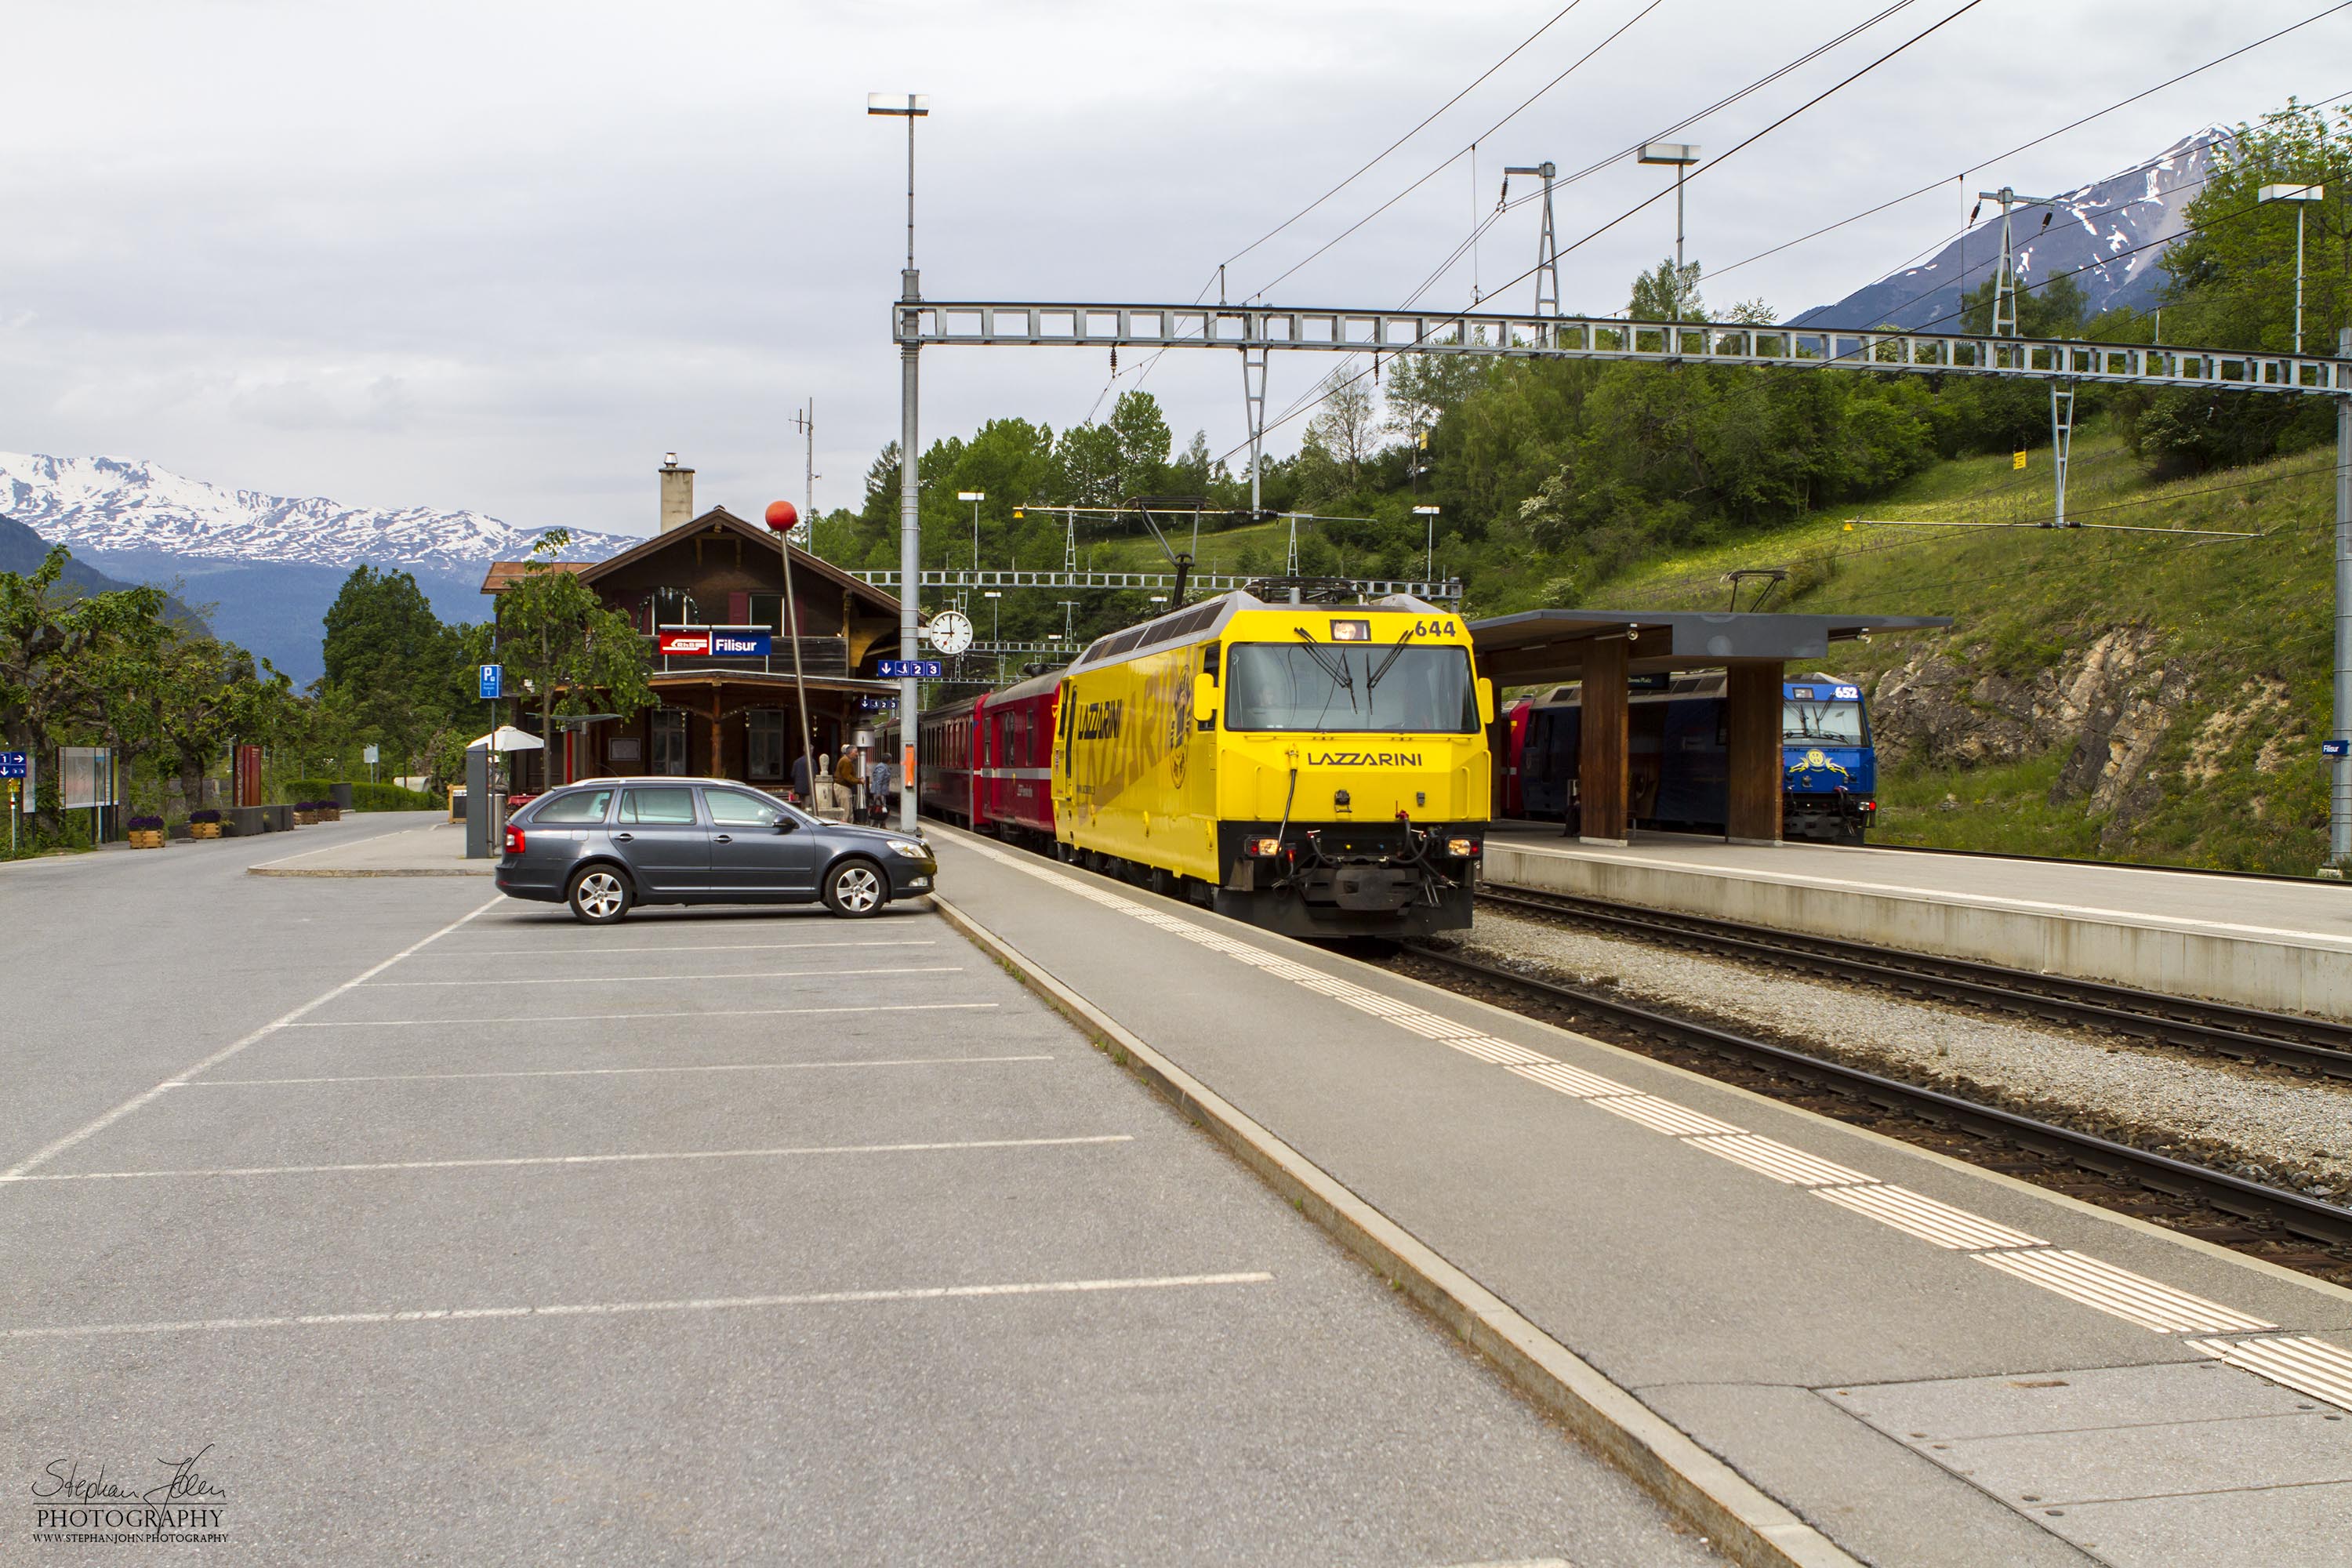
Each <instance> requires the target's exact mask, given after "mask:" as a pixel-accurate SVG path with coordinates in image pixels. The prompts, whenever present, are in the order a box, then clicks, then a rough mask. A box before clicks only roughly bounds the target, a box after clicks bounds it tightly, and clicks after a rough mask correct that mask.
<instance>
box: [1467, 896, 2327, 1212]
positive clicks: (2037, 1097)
mask: <svg viewBox="0 0 2352 1568" xmlns="http://www.w3.org/2000/svg"><path fill="white" fill-rule="evenodd" d="M1457 940H1458V950H1459V951H1460V952H1463V953H1464V954H1465V956H1468V957H1474V958H1479V959H1482V960H1484V961H1486V962H1487V963H1496V964H1499V965H1502V966H1504V967H1507V968H1513V969H1517V970H1520V971H1522V972H1525V973H1538V974H1542V975H1545V976H1547V977H1549V978H1555V979H1558V980H1559V981H1560V982H1561V983H1562V984H1570V985H1578V986H1583V987H1586V988H1588V989H1600V988H1608V989H1611V990H1612V991H1614V992H1615V993H1616V994H1619V995H1621V996H1622V997H1624V998H1625V999H1627V1000H1629V1001H1633V1002H1636V1003H1639V1004H1643V1005H1652V1006H1654V1007H1656V1008H1657V1009H1658V1010H1659V1011H1661V1012H1673V1013H1679V1014H1682V1015H1684V1016H1699V1017H1706V1018H1711V1019H1716V1020H1719V1021H1722V1022H1724V1023H1727V1024H1729V1025H1733V1026H1740V1027H1743V1028H1746V1029H1748V1031H1750V1032H1757V1033H1763V1034H1766V1035H1768V1036H1769V1037H1773V1038H1775V1039H1778V1040H1780V1041H1783V1042H1786V1043H1788V1044H1791V1045H1794V1046H1797V1047H1800V1048H1801V1049H1805V1050H1808V1051H1811V1052H1814V1053H1816V1054H1819V1055H1822V1056H1827V1057H1831V1058H1835V1059H1837V1060H1840V1061H1843V1062H1847V1063H1850V1064H1852V1065H1854V1066H1858V1067H1864V1068H1870V1069H1871V1070H1874V1071H1877V1072H1882V1073H1885V1074H1886V1075H1887V1076H1888V1077H1892V1078H1901V1079H1906V1080H1908V1081H1910V1082H1914V1083H1919V1084H1924V1085H1926V1086H1927V1087H1928V1088H1931V1089H1943V1090H1946V1091H1948V1092H1950V1093H1953V1094H1958V1095H1963V1096H1966V1097H1968V1098H1969V1099H1973V1100H1979V1101H1984V1102H1987V1103H1990V1104H1995V1105H1999V1106H2001V1107H2003V1108H2004V1109H2008V1110H2018V1111H2021V1112H2024V1113H2026V1114H2030V1115H2033V1116H2037V1117H2041V1118H2043V1119H2045V1120H2050V1121H2059V1122H2061V1123H2063V1124H2064V1125H2067V1126H2071V1127H2074V1128H2077V1129H2079V1130H2081V1131H2089V1132H2095V1133H2098V1134H2100V1135H2102V1136H2105V1137H2108V1138H2113V1139H2116V1140H2117V1141H2119V1142H2128V1143H2131V1144H2133V1145H2135V1146H2137V1147H2139V1148H2143V1149H2148V1150H2151V1151H2155V1152H2162V1153H2168V1154H2172V1155H2174V1156H2176V1157H2178V1158H2182V1159H2191V1160H2196V1161H2199V1162H2200V1163H2205V1164H2209V1165H2214V1166H2218V1167H2220V1168H2221V1169H2225V1170H2229V1171H2231V1172H2232V1173H2236V1174H2239V1175H2244V1176H2247V1177H2250V1178H2252V1179H2253V1180H2256V1181H2262V1182H2268V1183H2271V1184H2278V1185H2286V1186H2293V1187H2295V1188H2297V1189H2300V1190H2302V1191H2304V1192H2306V1193H2308V1194H2311V1195H2313V1196H2315V1197H2324V1198H2330V1199H2333V1200H2334V1201H2336V1202H2338V1203H2345V1202H2347V1201H2352V1084H2345V1083H2343V1082H2341V1081H2340V1080H2337V1079H2305V1078H2300V1077H2296V1076H2294V1075H2292V1074H2290V1073H2287V1072H2285V1071H2283V1070H2281V1069H2276V1068H2259V1067H2250V1066H2247V1065H2244V1064H2241V1063H2238V1062H2236V1061H2233V1060H2230V1059H2228V1058H2208V1057H2199V1056H2194V1055H2191V1054H2189V1053H2188V1052H2185V1051H2181V1050H2178V1049H2173V1048H2170V1047H2162V1046H2157V1045H2152V1044H2150V1043H2148V1042H2146V1041H2138V1040H2131V1039H2127V1038H2124V1037H2116V1036H2110V1035H2106V1034H2104V1033H2100V1032H2096V1031H2092V1030H2080V1029H2066V1028H2060V1027H2055V1026H2042V1025H2035V1024H2032V1023H2028V1022H2024V1021H2021V1020H2017V1019H2012V1018H2009V1017H2005V1016H2001V1015H2000V1014H1996V1013H1984V1012H1971V1011H1967V1010H1964V1009H1961V1008H1958V1007H1956V1006H1952V1005H1947V1004H1943V1003H1936V1002H1925V1001H1919V1000H1916V999H1912V998H1907V997H1896V996H1892V995H1888V994H1885V993H1883V992H1879V991H1875V990H1872V989H1869V988H1867V987H1863V986H1858V985H1853V984H1843V983H1839V982H1832V981H1823V980H1810V979H1804V978H1801V977H1799V976H1796V975H1792V974H1789V973H1783V972H1779V971H1775V970H1772V969H1769V968H1766V967H1763V966H1761V965H1756V964H1750V963H1740V962H1737V961H1732V960H1726V959H1718V958H1710V957H1707V956H1706V955H1704V954H1702V953H1696V952H1685V951H1682V950H1678V949H1675V948H1671V947H1664V946H1653V945H1650V944H1648V943H1645V942H1633V941H1627V940H1625V939H1623V938H1619V937H1610V936H1602V935H1599V934H1596V933H1594V932H1591V931H1582V930H1578V929H1574V928H1572V927H1569V926H1563V925H1558V924H1554V923H1552V922H1549V921H1538V920H1525V919H1521V918H1518V917H1517V916H1513V915H1507V914H1502V913H1498V912H1496V910H1494V909H1493V908H1492V907H1491V906H1482V907H1481V908H1480V909H1479V910H1478V916H1477V924H1476V926H1475V928H1473V929H1472V930H1471V931H1469V932H1467V933H1465V935H1464V936H1463V937H1461V938H1459V939H1457Z"/></svg>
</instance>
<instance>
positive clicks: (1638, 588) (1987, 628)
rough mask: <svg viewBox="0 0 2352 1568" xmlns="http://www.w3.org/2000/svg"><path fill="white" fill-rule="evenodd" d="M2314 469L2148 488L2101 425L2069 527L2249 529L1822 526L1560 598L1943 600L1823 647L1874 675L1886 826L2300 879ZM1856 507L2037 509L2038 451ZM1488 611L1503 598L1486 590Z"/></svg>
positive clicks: (2313, 595) (2320, 553)
mask: <svg viewBox="0 0 2352 1568" xmlns="http://www.w3.org/2000/svg"><path fill="white" fill-rule="evenodd" d="M2332 465H2333V453H2332V452H2331V451H2320V452H2309V451H2306V452H2302V453H2298V454H2296V455H2294V456H2292V457H2287V458H2277V459H2274V460H2273V461H2272V462H2269V463H2266V464H2263V465H2261V466H2259V467H2256V468H2244V469H2237V470H2232V471H2229V472H2224V473H2217V474H2210V475H2206V476H2202V477H2200V478H2197V479H2186V480H2181V481H2179V482H2177V483H2170V484H2156V483H2152V482H2151V481H2149V480H2148V479H2147V478H2146V477H2145V476H2144V475H2143V474H2142V473H2141V471H2140V469H2139V468H2138V467H2137V464H2136V463H2134V462H2133V461H2132V460H2131V459H2130V457H2129V455H2128V454H2127V453H2126V452H2125V451H2124V450H2123V448H2122V445H2121V443H2120V442H2119V441H2118V440H2116V438H2114V437H2101V436H2097V435H2095V434H2088V433H2086V434H2085V435H2084V436H2082V437H2078V438H2077V444H2076V448H2075V461H2074V469H2073V473H2072V476H2071V482H2070V484H2069V487H2068V498H2067V511H2068V516H2069V518H2070V519H2072V520H2074V521H2079V522H2083V523H2127V524H2130V525H2133V526H2135V527H2138V528H2155V529H2178V530H2188V529H2207V530H2215V531H2224V532H2248V533H2254V534H2257V535H2258V536H2259V537H2257V538H2253V539H2248V540H2201V539H2199V538H2197V537H2196V536H2194V535H2190V534H2187V533H2171V534H2148V533H2133V532H2120V531H2113V532H2111V531H2095V530H2093V529H2090V528H2083V529H2079V530H2068V531H2051V530H2046V529H2042V528H2035V527H2023V528H2006V529H1990V528H1986V529H1963V528H1936V529H1914V528H1900V527H1890V526H1878V525H1875V524H1874V523H1868V522H1864V523H1858V524H1856V525H1854V526H1853V527H1851V528H1849V527H1848V526H1847V524H1848V522H1849V521H1851V520H1850V519H1846V518H1828V517H1824V518H1822V519H1818V520H1815V521H1808V522H1804V523H1801V524H1798V525H1795V526H1792V527H1790V528H1787V529H1784V530H1781V531H1779V532H1776V533H1773V534H1770V535H1768V536H1764V537H1761V538H1753V539H1749V540H1748V541H1745V542H1741V543H1739V544H1738V545H1734V546H1726V547H1722V548H1718V549H1714V550H1708V551H1704V552H1694V553H1690V554H1683V555H1675V556H1668V557H1664V558H1661V559H1657V560H1654V561H1652V562H1649V563H1645V564H1643V566H1642V567H1640V568H1639V569H1637V570H1635V571H1633V572H1629V573H1626V574H1621V575H1619V576H1617V577H1615V578H1613V579H1611V580H1609V581H1607V582H1604V583H1601V584H1598V585H1596V587H1595V588H1593V589H1592V590H1591V592H1590V593H1589V594H1587V595H1584V597H1585V600H1586V602H1588V603H1590V604H1593V605H1607V606H1609V607H1612V608H1629V609H1635V608H1651V607H1656V608H1674V607H1694V606H1709V607H1712V606H1720V605H1726V604H1727V603H1728V588H1727V585H1726V584H1724V582H1723V581H1722V578H1723V574H1724V573H1726V572H1727V571H1729V570H1731V569H1733V568H1735V567H1739V566H1783V567H1787V568H1788V569H1789V570H1790V584H1789V585H1790V588H1791V589H1793V590H1794V592H1793V593H1790V594H1788V595H1785V596H1781V597H1779V598H1776V600H1775V602H1774V604H1773V605H1772V606H1771V607H1775V608H1786V609H1795V610H1805V611H1825V612H1848V611H1866V612H1875V613H1878V614H1882V615H1892V614H1917V615H1943V616H1952V617H1953V618H1954V621H1955V625H1954V626H1953V627H1952V629H1951V630H1950V631H1948V632H1938V633H1909V634H1903V635H1900V636H1882V637H1878V638H1876V639H1874V641H1873V642H1872V643H1871V644H1869V645H1868V646H1860V645H1842V646H1841V647H1839V648H1837V649H1836V650H1834V651H1833V655H1832V660H1831V662H1832V665H1833V666H1834V667H1835V670H1834V672H1835V673H1838V674H1842V675H1851V676H1853V677H1856V678H1858V679H1861V680H1863V681H1864V683H1865V684H1866V685H1868V686H1869V687H1870V688H1871V689H1872V691H1873V698H1874V711H1876V713H1877V714H1878V717H1879V724H1880V740H1881V744H1882V751H1883V752H1885V761H1886V762H1887V763H1889V764H1891V765H1889V766H1887V767H1886V769H1885V777H1884V779H1883V782H1882V798H1883V800H1884V802H1885V805H1884V808H1883V810H1882V814H1881V816H1882V823H1883V829H1882V834H1881V837H1883V838H1884V839H1885V840H1886V841H1888V842H1906V843H1917V844H1934V845H1949V846H1954V847H1965V848H1980V849H2002V850H2012V851H2020V852H2025V853H2032V854H2053V855H2095V856H2103V857H2108V858H2121V859H2141V860H2153V861H2163V862H2168V863H2178V864H2187V865H2201V866H2222V867H2231V868H2244V869H2260V870H2279V871H2294V872H2304V873H2307V872H2309V871H2310V870H2311V869H2312V868H2314V867H2315V866H2316V865H2317V864H2318V863H2319V861H2320V859H2321V858H2322V856H2323V853H2324V848H2325V840H2326V771H2325V764H2324V763H2322V761H2321V758H2320V756H2319V751H2318V746H2319V742H2320V740H2321V739H2322V738H2323V737H2324V735H2325V734H2326V728H2327V722H2328V719H2327V715H2328V709H2329V701H2330V697H2329V682H2330V674H2329V664H2330V647H2331V639H2332V636H2333V632H2332V626H2333V615H2334V587H2333V580H2334V567H2333V557H2334V546H2333V539H2332V530H2333V521H2334V491H2333V467H2332ZM1864 510H1866V513H1867V515H1868V516H1869V517H1870V518H1872V519H1874V520H1877V519H1884V520H1888V521H1936V522H1948V523H1971V524H1983V523H1994V522H2010V523H2030V522H2034V521H2040V520H2041V519H2042V518H2045V517H2047V516H2048V515H2049V513H2050V510H2051V471H2050V466H2049V455H2048V453H2047V452H2046V451H2037V452H2035V453H2034V454H2033V455H2032V466H2031V467H2030V468H2028V469H2027V470H2026V471H2025V472H2023V473H2015V472H2012V471H2011V466H2010V460H2009V459H2008V458H1972V459H1965V460H1962V461H1958V462H1950V463H1944V464H1939V465H1937V467H1936V468H1932V469H1930V470H1928V471H1927V472H1925V473H1923V474H1921V475H1920V476H1919V477H1918V478H1917V479H1916V480H1915V481H1914V482H1913V483H1911V484H1910V485H1909V486H1907V487H1906V488H1905V489H1903V490H1902V491H1900V492H1899V493H1898V494H1897V495H1896V496H1895V498H1893V499H1892V500H1887V501H1883V502H1878V503H1874V504H1873V505H1872V506H1870V507H1868V508H1867V509H1864ZM1523 591H1524V590H1523V589H1514V590H1509V591H1507V593H1506V594H1505V595H1498V598H1504V599H1507V598H1510V597H1513V596H1515V595H1516V593H1517V592H1523ZM1747 603H1748V599H1747V597H1746V596H1745V595H1743V599H1742V604H1743V606H1744V605H1746V604H1747ZM1479 607H1480V608H1481V609H1482V610H1485V609H1487V608H1488V607H1487V606H1485V605H1481V606H1479ZM1506 607H1508V608H1518V607H1522V606H1520V605H1516V604H1502V603H1498V604H1497V605H1494V606H1493V608H1496V609H1499V608H1506ZM2108 725H2112V728H2111V729H2103V726H2108ZM2086 737H2087V738H2086Z"/></svg>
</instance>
